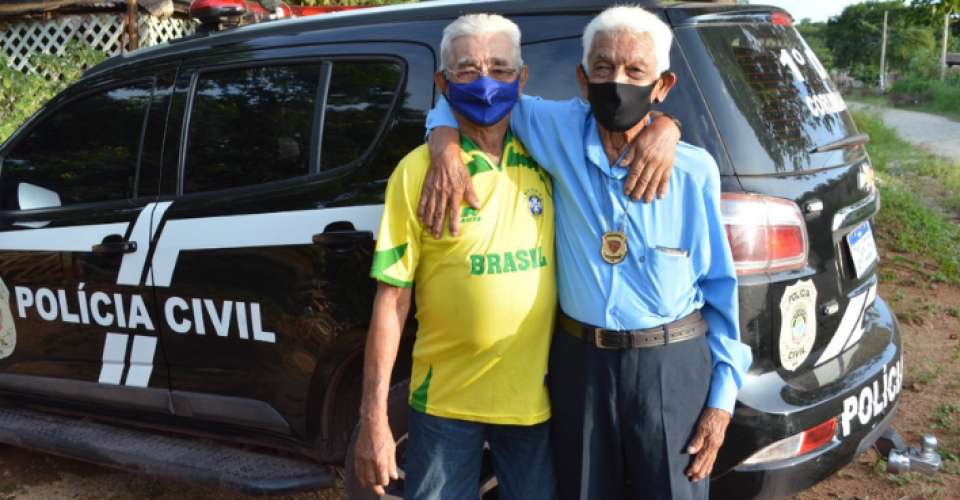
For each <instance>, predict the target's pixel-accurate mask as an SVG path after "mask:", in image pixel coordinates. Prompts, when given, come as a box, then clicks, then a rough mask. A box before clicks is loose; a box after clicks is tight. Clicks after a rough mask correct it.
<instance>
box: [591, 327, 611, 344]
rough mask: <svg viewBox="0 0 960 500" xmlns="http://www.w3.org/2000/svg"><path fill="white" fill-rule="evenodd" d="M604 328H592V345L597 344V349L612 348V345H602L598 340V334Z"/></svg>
mask: <svg viewBox="0 0 960 500" xmlns="http://www.w3.org/2000/svg"><path fill="white" fill-rule="evenodd" d="M603 330H604V328H594V329H593V345H595V346H597V349H613V347H606V346H604V345H603V342H601V341H600V334H601V333H603Z"/></svg>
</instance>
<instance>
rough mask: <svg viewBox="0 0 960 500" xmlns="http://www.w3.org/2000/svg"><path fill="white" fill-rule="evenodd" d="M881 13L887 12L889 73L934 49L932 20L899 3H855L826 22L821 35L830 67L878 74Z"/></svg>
mask: <svg viewBox="0 0 960 500" xmlns="http://www.w3.org/2000/svg"><path fill="white" fill-rule="evenodd" d="M951 1H953V0H951ZM884 12H888V29H887V58H888V59H887V62H888V67H889V68H890V69H906V67H907V65H908V64H909V62H910V54H912V53H915V52H917V51H921V50H932V49H933V48H934V46H935V43H936V42H935V41H934V40H935V38H934V32H935V27H936V17H935V16H932V15H919V14H918V11H916V10H915V9H914V8H912V7H910V6H908V5H906V4H905V3H904V1H903V0H892V1H888V2H866V3H858V4H853V5H849V6H847V7H846V8H844V9H843V12H841V13H840V15H839V16H835V17H833V18H831V19H830V20H829V21H827V26H826V28H825V29H824V32H823V33H824V37H825V40H826V46H827V47H828V48H829V49H830V50H831V51H833V56H834V66H836V67H837V68H840V69H846V70H849V71H851V72H852V73H854V74H873V73H876V72H877V71H878V68H879V65H880V48H881V41H882V38H883V14H884ZM942 22H943V21H942V19H941V20H940V23H942ZM941 26H942V24H941Z"/></svg>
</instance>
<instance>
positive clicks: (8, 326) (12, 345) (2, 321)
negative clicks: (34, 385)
mask: <svg viewBox="0 0 960 500" xmlns="http://www.w3.org/2000/svg"><path fill="white" fill-rule="evenodd" d="M16 347H17V326H16V325H15V324H14V323H13V313H12V312H11V311H10V290H9V289H7V284H6V283H4V282H3V279H2V278H0V359H3V358H6V357H8V356H10V355H11V354H13V350H14V349H16Z"/></svg>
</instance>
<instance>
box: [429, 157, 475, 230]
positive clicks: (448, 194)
mask: <svg viewBox="0 0 960 500" xmlns="http://www.w3.org/2000/svg"><path fill="white" fill-rule="evenodd" d="M463 200H466V202H467V203H468V204H469V205H470V206H471V207H473V208H475V209H477V210H479V209H480V208H481V206H480V201H479V200H478V199H477V193H475V192H474V191H473V180H472V179H470V173H469V172H467V167H466V166H465V165H464V164H463V159H462V158H460V154H459V150H458V152H457V154H456V155H453V154H449V155H443V156H441V157H437V158H431V159H430V170H428V171H427V177H426V178H425V179H424V181H423V192H422V193H420V205H419V206H418V207H417V217H419V218H420V220H421V221H423V223H424V225H425V226H426V229H427V231H428V232H429V233H430V234H432V235H433V237H434V238H436V239H438V240H439V239H440V237H441V236H443V218H444V216H446V215H448V213H449V217H450V234H451V235H453V236H456V235H457V233H459V232H460V202H461V201H463Z"/></svg>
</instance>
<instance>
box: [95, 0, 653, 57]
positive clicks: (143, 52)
mask: <svg viewBox="0 0 960 500" xmlns="http://www.w3.org/2000/svg"><path fill="white" fill-rule="evenodd" d="M614 3H615V2H613V1H611V0H551V1H544V0H436V1H424V2H418V3H409V4H396V5H385V6H377V7H371V8H364V9H356V10H349V11H343V12H334V13H329V14H323V15H315V16H309V17H301V18H296V19H287V20H283V21H273V22H265V23H258V24H252V25H247V26H241V27H236V28H228V29H225V30H221V31H218V32H200V33H197V34H195V35H190V36H187V37H184V38H181V39H175V40H172V41H170V42H166V43H162V44H160V45H156V46H152V47H144V48H141V49H139V50H136V51H133V52H128V53H124V54H121V55H119V56H115V57H112V58H110V59H108V60H106V61H104V62H102V63H100V64H98V65H96V66H94V67H93V68H91V69H90V70H89V71H88V72H87V75H86V76H93V75H96V74H98V73H100V72H103V71H106V70H109V69H112V68H115V67H117V66H125V65H129V64H135V63H139V62H143V61H148V60H154V59H163V58H166V57H169V56H173V55H181V56H182V55H183V54H184V53H189V52H197V51H204V50H207V49H211V48H214V47H218V46H228V45H233V44H238V43H243V42H245V41H248V40H253V39H258V38H266V37H283V36H296V35H301V34H304V33H309V32H324V31H332V30H337V29H339V28H359V27H364V26H373V25H376V26H383V25H385V24H394V23H405V22H415V21H445V20H450V19H455V18H457V17H459V16H461V15H463V14H468V13H473V12H496V13H498V14H504V15H507V16H510V15H544V14H578V13H582V14H588V13H592V12H596V11H598V10H600V9H602V8H604V7H607V6H609V5H613V4H614ZM638 3H639V4H641V5H644V6H645V7H647V8H650V7H658V6H660V3H659V2H657V1H655V0H640V1H639V2H638ZM338 35H339V36H342V35H343V32H342V31H339V32H336V33H331V36H330V41H335V40H336V38H335V37H336V36H338ZM411 36H412V37H413V36H416V35H415V34H412V33H411ZM437 36H439V34H437ZM374 38H376V37H374ZM432 38H433V37H431V39H432Z"/></svg>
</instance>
